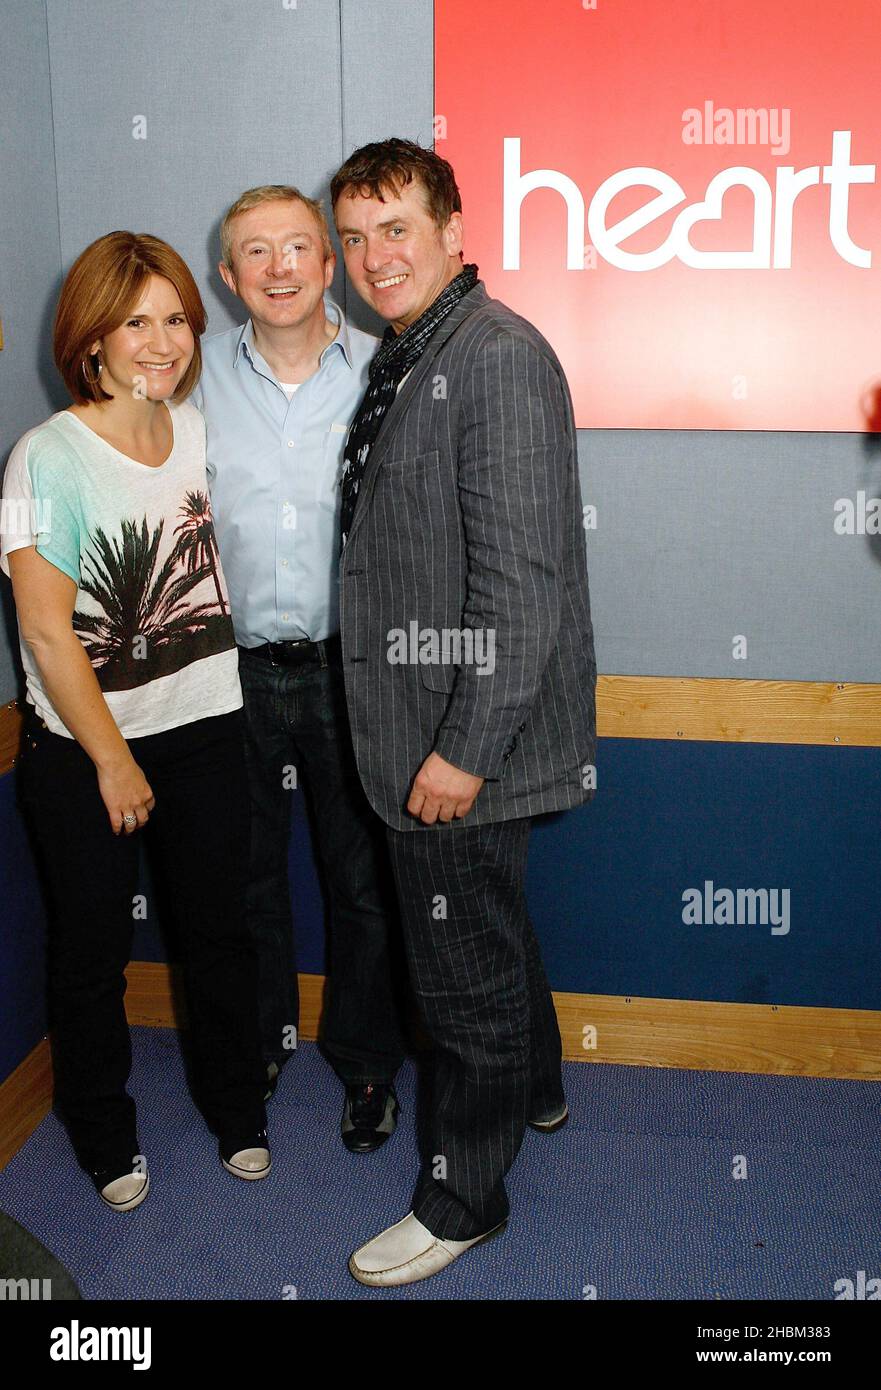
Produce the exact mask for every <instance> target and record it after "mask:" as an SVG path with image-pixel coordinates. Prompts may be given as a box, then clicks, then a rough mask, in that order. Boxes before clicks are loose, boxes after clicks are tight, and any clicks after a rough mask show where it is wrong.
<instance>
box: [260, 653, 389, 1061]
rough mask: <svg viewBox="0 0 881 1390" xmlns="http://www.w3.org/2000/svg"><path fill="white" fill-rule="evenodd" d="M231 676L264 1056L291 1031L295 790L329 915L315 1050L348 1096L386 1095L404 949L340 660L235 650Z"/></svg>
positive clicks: (287, 1048)
mask: <svg viewBox="0 0 881 1390" xmlns="http://www.w3.org/2000/svg"><path fill="white" fill-rule="evenodd" d="M239 673H240V675H241V680H242V691H243V693H244V699H245V748H246V757H247V763H248V779H249V784H250V792H251V868H250V876H249V889H248V894H247V912H248V921H249V924H250V928H251V933H252V936H253V937H254V940H255V941H256V943H257V948H258V953H259V960H260V1023H261V1032H262V1036H263V1054H264V1057H265V1059H266V1061H267V1062H270V1061H274V1062H276V1063H277V1064H278V1065H279V1066H282V1065H283V1064H284V1062H286V1061H287V1060H288V1058H289V1057H290V1055H291V1047H292V1046H293V1045H295V1040H296V1037H297V1035H298V1031H299V996H298V990H297V975H296V953H295V949H294V932H293V921H292V914H291V899H290V886H289V882H288V852H289V843H290V826H291V797H292V796H293V795H297V796H299V795H301V794H302V792H301V790H299V789H300V788H302V789H303V790H304V791H305V794H306V796H307V798H308V800H309V804H310V810H311V812H312V824H313V830H314V836H315V849H316V857H317V859H318V861H319V863H320V865H321V868H322V870H323V874H324V880H325V887H326V891H327V896H328V901H329V908H330V920H329V923H328V932H327V944H326V958H327V989H326V991H325V1000H324V1013H323V1026H322V1032H321V1042H322V1045H323V1048H324V1051H325V1053H326V1054H327V1056H328V1058H329V1059H330V1061H331V1063H332V1065H333V1067H334V1070H335V1071H336V1073H337V1075H338V1076H339V1077H340V1079H341V1080H342V1081H343V1082H344V1083H345V1084H346V1085H361V1084H366V1083H367V1082H374V1083H377V1084H378V1083H384V1084H389V1083H391V1082H392V1081H393V1080H394V1077H395V1073H396V1072H397V1070H398V1068H399V1067H400V1064H401V1061H402V1060H403V1056H404V1051H405V1043H404V1038H403V1034H402V1024H401V1016H400V1012H399V1008H398V1005H397V999H396V995H397V990H398V981H399V979H400V977H401V976H402V975H404V974H405V966H404V965H403V947H402V943H401V938H400V928H399V924H398V918H397V913H396V908H395V894H394V885H393V881H392V878H391V871H390V866H389V864H388V852H387V849H386V845H385V837H384V833H383V826H382V823H381V822H380V820H379V817H378V816H377V815H376V814H375V813H374V811H373V810H372V809H371V807H370V805H369V803H368V801H367V798H366V796H365V795H364V790H363V788H362V786H361V780H360V778H359V776H358V770H357V767H356V765H355V754H354V751H353V749H352V739H351V733H350V731H349V721H348V715H347V712H346V696H345V687H344V682H343V673H342V666H341V664H340V660H339V657H338V656H337V657H335V658H334V657H331V658H330V661H329V662H325V663H324V664H322V663H321V662H319V661H317V660H316V661H313V662H309V663H304V664H303V665H301V666H293V667H291V666H274V665H272V664H271V663H270V662H269V661H266V660H264V659H262V658H260V657H253V656H249V655H248V654H247V652H246V651H244V650H242V649H241V648H240V649H239ZM292 768H296V786H297V788H298V790H296V791H294V790H293V789H292V786H291V783H292V780H293V776H292V773H291V769H292ZM398 957H399V958H400V965H399V964H398ZM291 1025H293V1027H294V1028H295V1029H296V1030H297V1032H296V1033H295V1032H293V1031H292V1028H291Z"/></svg>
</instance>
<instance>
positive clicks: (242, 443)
mask: <svg viewBox="0 0 881 1390" xmlns="http://www.w3.org/2000/svg"><path fill="white" fill-rule="evenodd" d="M221 250H222V255H223V259H222V261H221V263H220V266H219V270H220V274H221V276H222V277H223V280H224V283H225V284H226V285H227V286H228V288H229V289H230V290H231V291H232V292H233V294H235V295H237V296H238V297H239V298H240V299H241V300H242V302H243V303H244V305H245V307H246V308H247V309H248V311H249V314H250V317H249V319H248V321H247V322H246V323H245V324H244V325H243V326H242V327H240V328H233V329H230V330H229V331H228V332H226V333H219V334H216V335H215V336H213V337H211V338H208V339H206V340H205V341H204V342H203V344H202V355H203V370H202V377H201V380H200V383H199V385H198V387H197V388H196V391H195V392H194V394H193V398H192V399H193V400H194V402H195V404H196V405H197V406H199V408H200V409H201V410H202V412H203V414H204V415H205V419H206V426H207V447H208V477H209V481H210V485H211V503H212V510H213V514H214V524H215V529H216V533H217V539H218V544H219V547H220V555H221V560H222V563H223V569H224V574H225V576H226V581H227V585H228V589H229V596H230V605H231V608H232V616H233V621H234V624H235V632H236V641H237V643H238V646H239V666H240V674H241V680H242V689H243V693H244V704H245V729H246V746H247V755H248V770H249V780H250V788H251V814H252V833H251V874H250V886H249V895H248V912H249V919H250V925H251V929H252V931H253V933H254V936H255V938H256V940H257V942H258V947H259V954H260V983H261V1027H262V1033H263V1049H264V1057H265V1060H266V1063H267V1085H268V1092H269V1094H271V1093H272V1091H273V1090H274V1088H275V1084H276V1081H277V1078H278V1073H279V1071H280V1069H281V1067H282V1066H283V1064H284V1062H285V1061H286V1060H287V1058H288V1057H289V1056H290V1050H291V1048H293V1047H294V1046H295V1045H296V1038H297V1027H298V1017H299V998H298V991H297V977H296V971H295V963H294V953H293V928H292V920H291V908H290V890H289V885H288V872H287V869H288V844H289V835H290V797H291V791H292V790H293V789H294V788H295V787H296V786H297V784H298V777H299V775H300V774H302V776H303V780H304V783H305V786H306V791H307V794H308V795H309V797H310V801H311V809H312V811H313V817H312V820H313V825H314V832H315V835H316V839H317V843H316V850H317V857H318V859H319V861H320V862H321V864H322V867H323V869H324V872H325V875H326V884H327V891H328V895H329V899H330V908H331V922H330V932H329V937H328V962H329V968H328V977H329V989H328V998H327V1001H326V1005H325V1011H324V1028H323V1033H322V1042H323V1045H324V1049H325V1051H326V1053H327V1054H328V1056H329V1058H330V1060H331V1062H332V1064H333V1066H334V1069H335V1070H336V1072H337V1074H338V1076H339V1077H340V1079H341V1080H342V1081H343V1083H344V1084H345V1086H346V1101H345V1105H344V1109H343V1121H342V1133H343V1140H344V1142H345V1144H346V1147H347V1148H349V1149H351V1150H352V1151H353V1152H362V1153H363V1152H368V1151H370V1150H371V1149H375V1148H378V1147H379V1145H380V1144H381V1143H383V1142H384V1141H385V1140H386V1139H387V1138H388V1136H389V1134H391V1133H392V1132H393V1130H394V1127H395V1123H396V1119H397V1113H398V1105H397V1098H396V1096H395V1092H394V1088H393V1081H394V1077H395V1073H396V1072H397V1069H398V1067H399V1065H400V1062H401V1060H402V1057H403V1052H404V1043H403V1039H402V1035H401V1031H400V1026H399V1022H398V1013H397V1010H396V1006H395V1002H394V994H395V984H394V976H395V970H394V966H393V955H394V951H393V949H392V947H393V945H394V943H395V940H396V935H397V922H396V919H395V916H394V908H393V906H392V904H393V902H394V898H393V891H392V890H391V887H390V883H391V880H390V878H389V877H388V873H387V870H386V868H385V859H384V854H385V849H384V844H383V835H382V826H381V824H380V822H379V821H378V819H377V818H376V816H375V815H374V813H373V811H372V810H371V809H370V807H369V805H368V803H367V800H366V797H365V795H364V792H363V789H362V787H361V782H360V779H359V776H358V772H357V768H356V765H355V760H354V754H353V751H352V744H351V735H350V731H349V724H348V717H347V714H346V700H345V688H344V683H343V674H342V665H341V658H340V641H339V599H338V565H339V506H340V488H339V476H340V471H341V467H342V455H343V447H344V445H345V442H346V434H347V432H348V428H349V424H350V422H351V420H352V417H353V415H354V413H355V409H356V407H357V406H358V403H359V401H360V400H361V397H362V396H363V394H364V391H365V388H366V385H367V370H368V365H369V362H370V359H371V358H372V356H373V354H374V352H375V350H376V348H377V346H378V340H377V339H376V338H373V337H371V336H370V335H369V334H367V333H362V332H360V331H359V330H358V329H356V328H354V327H353V326H350V325H348V324H347V323H346V321H345V318H344V316H343V314H342V311H341V310H340V309H339V308H338V307H337V305H335V304H334V303H333V301H332V300H330V299H329V298H325V296H326V292H327V291H328V290H329V288H330V285H331V282H332V279H333V271H334V264H335V256H334V252H333V248H332V246H331V242H330V234H329V231H328V227H327V222H326V219H325V217H324V213H323V212H322V210H321V207H320V204H318V203H317V202H315V201H313V200H312V199H310V198H307V197H305V196H304V195H303V194H301V193H300V192H299V191H298V190H297V189H296V188H293V187H290V186H288V185H278V184H272V185H268V186H264V187H261V188H254V189H250V190H249V191H248V192H247V193H244V194H243V195H242V196H241V197H240V198H239V199H237V201H236V202H235V203H234V204H233V205H232V207H231V208H230V209H229V211H228V212H227V214H226V217H225V218H224V221H223V224H222V227H221ZM387 885H388V886H387Z"/></svg>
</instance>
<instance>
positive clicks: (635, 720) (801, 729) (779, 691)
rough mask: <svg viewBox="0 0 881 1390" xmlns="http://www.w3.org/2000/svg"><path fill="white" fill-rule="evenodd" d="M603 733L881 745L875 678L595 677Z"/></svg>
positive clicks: (3, 767) (1, 747) (6, 712)
mask: <svg viewBox="0 0 881 1390" xmlns="http://www.w3.org/2000/svg"><path fill="white" fill-rule="evenodd" d="M20 732H21V711H20V710H19V707H18V701H16V700H10V701H9V703H8V704H6V705H3V706H2V707H0V775H2V773H4V772H8V771H9V769H10V768H11V767H12V766H13V765H14V763H15V759H16V756H17V753H18V743H19V737H20ZM597 732H598V733H599V735H600V737H601V738H660V739H697V740H700V741H711V742H720V743H730V742H734V743H829V744H841V745H842V746H843V747H847V746H850V747H855V746H862V747H878V746H879V745H881V685H854V684H848V683H845V682H840V683H830V682H825V681H751V680H710V679H702V678H691V677H679V676H600V678H599V680H598V682H597Z"/></svg>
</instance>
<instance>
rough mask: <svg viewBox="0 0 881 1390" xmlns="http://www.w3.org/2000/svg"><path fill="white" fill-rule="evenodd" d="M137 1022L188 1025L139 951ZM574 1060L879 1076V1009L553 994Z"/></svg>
mask: <svg viewBox="0 0 881 1390" xmlns="http://www.w3.org/2000/svg"><path fill="white" fill-rule="evenodd" d="M126 975H127V978H128V989H127V991H126V996H125V1003H126V1013H127V1015H128V1021H129V1023H131V1024H139V1025H146V1026H148V1027H154V1028H178V1027H185V1026H186V1014H185V1008H184V1005H183V1000H182V997H181V992H180V986H179V978H178V975H177V972H176V971H175V970H174V969H173V968H172V967H169V966H168V965H164V964H159V963H154V962H151V961H133V962H132V964H131V965H130V966H129V968H128V970H127V971H126ZM299 981H300V1038H301V1039H302V1040H303V1041H304V1042H312V1041H314V1040H315V1038H316V1037H317V1035H318V1022H319V1018H320V1016H321V1001H322V995H323V991H324V976H323V975H301V976H300V977H299ZM554 1002H555V1004H556V1007H557V1016H558V1018H559V1020H560V1032H561V1034H562V1038H563V1056H564V1058H565V1059H566V1061H569V1062H612V1063H616V1064H618V1065H619V1066H622V1065H623V1066H634V1067H680V1068H683V1069H686V1070H692V1071H737V1072H752V1073H758V1074H765V1075H769V1076H826V1077H832V1078H835V1079H837V1080H850V1081H878V1080H881V1013H876V1012H869V1011H868V1010H862V1009H819V1008H796V1007H792V1006H789V1005H775V1004H719V1003H713V1002H712V1001H709V1000H695V999H639V998H635V997H633V998H631V997H621V996H617V995H608V994H562V993H556V994H555V995H554ZM51 1096H52V1066H51V1060H50V1057H49V1045H48V1042H47V1041H46V1040H45V1039H44V1040H43V1041H42V1042H41V1043H39V1044H38V1045H37V1047H35V1048H34V1050H33V1052H31V1053H30V1054H29V1056H28V1057H26V1058H25V1060H24V1061H23V1062H22V1063H21V1065H20V1066H19V1067H17V1068H16V1070H15V1071H14V1072H13V1073H12V1075H11V1076H10V1077H9V1078H8V1080H7V1081H5V1082H4V1083H3V1084H2V1086H0V1136H2V1138H0V1168H2V1167H3V1166H4V1165H5V1164H6V1163H8V1161H9V1159H10V1158H12V1156H13V1154H15V1153H16V1152H17V1151H18V1149H19V1148H21V1146H22V1144H24V1143H25V1142H26V1141H27V1139H28V1138H29V1136H30V1135H31V1134H32V1133H33V1131H34V1130H35V1129H36V1127H37V1125H38V1124H39V1123H40V1121H41V1120H42V1119H43V1117H44V1115H45V1114H46V1113H47V1112H48V1110H49V1107H50V1105H51Z"/></svg>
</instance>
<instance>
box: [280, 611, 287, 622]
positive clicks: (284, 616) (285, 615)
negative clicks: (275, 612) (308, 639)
mask: <svg viewBox="0 0 881 1390" xmlns="http://www.w3.org/2000/svg"><path fill="white" fill-rule="evenodd" d="M281 616H282V617H283V618H284V620H285V622H287V620H288V614H287V613H282V615H281Z"/></svg>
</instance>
